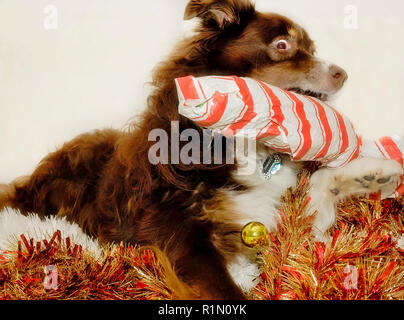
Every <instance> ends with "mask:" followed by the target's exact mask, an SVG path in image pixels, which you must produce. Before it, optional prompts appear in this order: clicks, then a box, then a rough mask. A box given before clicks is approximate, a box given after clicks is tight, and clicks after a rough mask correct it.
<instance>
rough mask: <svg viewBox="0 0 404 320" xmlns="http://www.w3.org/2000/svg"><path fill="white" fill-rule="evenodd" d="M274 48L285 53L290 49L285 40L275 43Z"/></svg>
mask: <svg viewBox="0 0 404 320" xmlns="http://www.w3.org/2000/svg"><path fill="white" fill-rule="evenodd" d="M275 46H276V49H278V50H279V51H287V50H289V49H290V44H289V42H287V41H286V40H278V41H277V42H276V43H275Z"/></svg>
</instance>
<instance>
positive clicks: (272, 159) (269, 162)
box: [262, 154, 282, 180]
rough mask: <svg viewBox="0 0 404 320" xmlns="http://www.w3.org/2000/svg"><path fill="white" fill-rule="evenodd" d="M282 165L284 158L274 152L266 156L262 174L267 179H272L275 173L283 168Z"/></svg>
mask: <svg viewBox="0 0 404 320" xmlns="http://www.w3.org/2000/svg"><path fill="white" fill-rule="evenodd" d="M281 167H282V158H281V157H280V156H279V155H277V154H273V155H270V156H269V157H268V158H266V160H265V161H264V164H263V165H262V174H263V175H264V178H265V180H270V179H271V178H272V176H273V175H275V174H277V173H278V172H279V170H281Z"/></svg>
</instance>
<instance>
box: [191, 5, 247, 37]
mask: <svg viewBox="0 0 404 320" xmlns="http://www.w3.org/2000/svg"><path fill="white" fill-rule="evenodd" d="M253 11H254V5H253V4H252V2H251V1H250V0H191V1H190V2H189V3H188V5H187V7H186V9H185V15H184V19H185V20H190V19H193V18H195V17H199V18H201V19H202V20H203V21H204V22H206V23H208V24H209V25H211V24H213V25H215V26H217V27H218V28H219V29H221V30H223V29H225V28H226V27H228V26H230V25H233V24H239V23H240V19H241V16H242V14H243V13H246V12H253Z"/></svg>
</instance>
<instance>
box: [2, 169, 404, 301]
mask: <svg viewBox="0 0 404 320" xmlns="http://www.w3.org/2000/svg"><path fill="white" fill-rule="evenodd" d="M307 188H308V186H307V175H306V174H304V175H302V177H301V179H300V183H299V185H298V186H297V187H296V188H295V189H294V190H289V191H288V192H287V194H286V195H285V196H284V199H283V205H282V207H281V208H280V211H279V212H280V216H281V221H280V223H279V226H278V229H277V231H276V232H274V233H271V234H269V239H270V241H269V242H270V243H269V245H268V246H266V247H265V248H263V249H262V251H261V252H260V255H259V263H260V265H261V267H262V270H263V273H262V275H261V277H260V278H261V281H260V284H259V285H258V286H257V287H256V288H255V289H254V290H253V291H252V292H251V293H250V298H251V299H259V300H265V299H281V300H292V299H302V300H307V299H315V300H318V299H327V300H328V299H404V252H403V251H402V250H401V249H399V248H398V246H397V243H396V241H397V239H398V238H399V237H401V236H403V234H404V227H403V225H404V199H403V198H400V199H393V200H385V201H378V200H369V199H365V198H354V199H350V200H347V201H345V202H344V203H341V204H340V206H339V216H338V221H337V223H336V225H335V227H334V228H333V229H332V230H331V231H330V239H329V241H327V243H326V244H323V243H319V242H315V240H314V239H313V236H312V234H311V223H312V220H313V213H312V212H309V210H308V208H309V206H308V204H309V199H308V197H307ZM46 266H54V267H55V268H56V270H57V275H58V278H57V287H55V288H50V289H46V286H44V279H45V278H46V277H47V276H48V275H47V274H45V271H46V270H45V269H44V268H45V267H46ZM212 285H214V284H212ZM173 298H175V296H174V295H173V293H172V292H171V290H170V288H169V287H168V285H167V283H166V281H165V277H164V270H163V268H162V267H161V265H160V264H159V262H158V259H157V258H156V255H155V254H154V253H153V252H152V251H150V250H146V249H142V248H138V247H133V246H128V245H111V246H108V247H106V248H104V250H103V254H102V257H96V256H95V255H94V254H93V253H91V252H89V251H87V250H85V249H83V248H81V246H79V245H76V244H72V243H70V239H69V238H66V239H62V238H61V233H60V232H57V233H55V234H54V236H53V237H52V238H51V239H48V240H44V241H43V242H42V243H33V241H32V240H30V239H26V237H25V236H24V235H22V236H21V240H20V241H19V243H18V250H17V251H15V252H5V253H2V254H1V255H0V300H1V299H119V300H123V299H173Z"/></svg>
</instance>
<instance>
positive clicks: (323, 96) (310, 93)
mask: <svg viewBox="0 0 404 320" xmlns="http://www.w3.org/2000/svg"><path fill="white" fill-rule="evenodd" d="M287 90H288V91H292V92H295V93H297V94H301V95H304V96H309V97H313V98H317V99H319V100H322V101H327V100H328V98H329V97H330V95H329V94H327V93H322V92H315V91H311V90H303V89H300V88H289V89H287Z"/></svg>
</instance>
